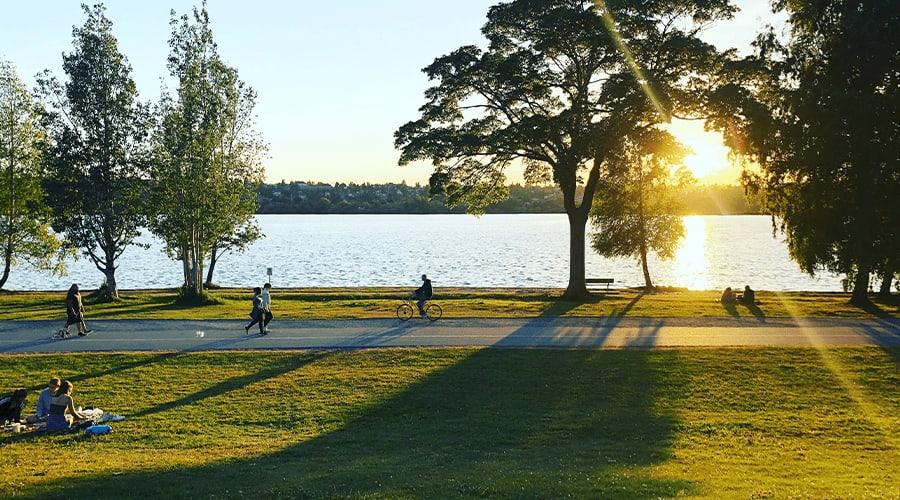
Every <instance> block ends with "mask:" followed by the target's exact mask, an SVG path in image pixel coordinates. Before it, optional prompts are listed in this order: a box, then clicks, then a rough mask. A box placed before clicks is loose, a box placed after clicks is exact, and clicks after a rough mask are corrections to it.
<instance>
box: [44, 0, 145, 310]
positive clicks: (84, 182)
mask: <svg viewBox="0 0 900 500" xmlns="http://www.w3.org/2000/svg"><path fill="white" fill-rule="evenodd" d="M83 9H84V12H85V14H86V15H87V20H86V21H85V24H84V25H83V26H82V27H80V28H75V29H73V32H72V38H73V46H74V51H73V52H72V53H70V54H64V55H63V71H64V72H65V73H66V75H67V76H68V80H67V81H66V82H65V84H61V83H60V82H59V81H57V80H56V78H55V77H53V76H52V75H51V74H50V72H49V71H45V72H44V73H43V75H42V76H41V77H39V85H40V89H41V93H42V94H43V96H44V99H45V100H46V101H47V103H48V104H47V105H48V110H49V112H48V114H47V115H46V117H45V118H46V120H45V124H44V125H45V127H46V128H47V134H48V142H47V147H46V150H45V158H44V159H45V179H44V181H45V184H46V188H47V190H48V194H49V196H48V197H47V202H48V204H49V205H50V206H51V208H52V210H53V228H54V230H56V231H57V232H64V233H65V236H66V239H67V241H68V242H69V243H70V244H71V245H73V246H74V247H75V248H78V249H80V250H81V252H82V253H83V254H84V255H85V256H86V257H88V258H89V259H91V261H92V262H93V263H94V264H95V265H96V266H97V268H98V269H100V270H101V271H102V272H103V273H104V275H105V279H106V282H107V283H108V284H109V292H110V294H111V295H112V296H116V295H117V294H118V285H117V282H116V274H115V271H116V266H117V264H116V262H117V259H118V257H119V256H120V255H121V254H122V252H123V251H124V250H125V248H126V247H127V246H129V245H132V244H134V240H135V238H136V237H137V236H139V234H140V228H141V227H142V226H143V225H144V223H145V218H144V214H143V208H144V206H143V204H142V203H141V201H142V195H143V193H142V191H141V180H140V179H141V177H142V175H143V173H144V172H145V170H144V168H145V166H146V157H147V155H146V148H147V143H146V135H147V130H148V128H149V126H148V120H149V115H148V111H147V109H146V107H145V106H143V105H141V104H139V103H138V102H137V101H136V98H137V89H136V87H135V84H134V81H133V80H132V79H131V67H130V66H129V64H128V61H127V60H126V59H125V57H124V56H123V55H122V54H121V53H119V51H118V45H117V42H116V38H115V37H114V36H113V34H112V22H110V21H109V20H108V19H107V18H106V16H105V8H104V7H103V5H102V4H98V5H96V6H95V7H94V8H93V9H90V8H88V7H87V6H86V5H84V6H83Z"/></svg>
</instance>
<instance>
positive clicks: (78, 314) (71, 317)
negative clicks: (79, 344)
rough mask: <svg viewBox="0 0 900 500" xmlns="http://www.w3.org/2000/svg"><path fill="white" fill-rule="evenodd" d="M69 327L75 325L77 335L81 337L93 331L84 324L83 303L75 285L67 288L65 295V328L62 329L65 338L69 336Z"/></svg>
mask: <svg viewBox="0 0 900 500" xmlns="http://www.w3.org/2000/svg"><path fill="white" fill-rule="evenodd" d="M69 325H77V326H78V335H80V336H82V337H83V336H85V335H88V334H89V333H91V332H92V331H93V330H89V329H88V327H87V325H85V324H84V303H83V302H82V301H81V293H80V292H79V290H78V284H76V283H73V284H72V286H71V287H69V293H68V294H66V326H64V327H63V334H64V335H65V336H66V337H68V336H69Z"/></svg>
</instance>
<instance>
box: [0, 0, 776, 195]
mask: <svg viewBox="0 0 900 500" xmlns="http://www.w3.org/2000/svg"><path fill="white" fill-rule="evenodd" d="M4 3H5V5H4V6H3V18H2V20H0V60H5V61H9V62H11V63H12V64H13V66H14V67H15V68H16V70H17V72H18V74H19V77H20V78H21V79H22V80H23V81H24V82H25V84H26V85H28V86H29V87H31V86H33V85H34V75H36V74H37V73H39V72H41V71H43V70H44V69H49V70H50V71H51V72H52V73H54V74H55V75H56V76H57V77H59V78H61V79H64V77H65V75H64V74H63V73H62V54H63V53H70V52H72V28H73V26H82V25H83V24H84V22H85V19H86V16H85V14H84V13H83V11H82V10H81V7H80V5H81V3H82V2H81V1H79V0H55V1H52V2H4ZM84 3H89V4H92V2H90V0H85V2H84ZM497 3H499V0H453V1H449V2H448V1H436V0H381V1H378V2H372V1H370V0H367V1H363V0H344V1H342V2H322V1H312V0H299V1H297V0H291V1H288V0H254V1H253V2H246V1H240V0H208V2H207V11H208V12H209V16H210V23H211V27H212V31H213V37H214V39H215V41H216V43H217V44H218V47H219V54H220V56H221V57H222V58H223V59H224V60H225V61H226V63H228V64H229V65H231V66H232V67H235V68H237V70H238V73H239V75H240V78H241V79H242V80H244V81H245V82H246V83H248V84H249V85H250V86H251V87H253V88H254V89H255V90H256V91H257V93H258V101H257V107H256V114H257V123H256V128H257V130H258V131H259V132H260V133H261V134H262V136H263V139H264V140H265V141H266V142H267V143H268V144H269V157H268V158H267V159H266V160H265V161H264V165H265V169H266V180H267V182H270V183H275V182H280V181H282V180H285V181H288V182H290V181H312V182H327V183H336V182H344V183H350V182H354V183H357V184H361V183H366V182H368V183H389V182H395V183H399V182H406V183H407V184H416V183H421V184H426V183H427V182H428V177H429V175H430V174H431V167H430V165H428V164H426V163H416V164H410V165H407V166H404V167H400V166H398V165H397V160H398V158H399V152H398V151H397V150H395V149H394V141H393V133H394V131H395V130H396V129H397V128H398V127H399V126H400V125H402V124H404V123H406V122H408V121H410V120H414V119H417V118H418V117H419V115H418V108H419V107H420V106H421V105H422V104H423V103H424V91H425V90H426V89H427V88H428V87H429V86H430V85H429V82H428V80H427V78H426V77H425V75H424V74H423V73H422V72H421V69H422V68H424V67H425V66H427V65H428V64H430V63H431V62H432V61H433V60H434V59H435V58H437V57H440V56H442V55H444V54H447V53H449V52H451V51H453V50H455V49H457V48H458V47H461V46H463V45H470V44H474V45H480V46H484V45H485V40H484V37H483V36H482V35H481V31H480V30H481V26H482V25H483V24H484V22H485V20H486V14H487V11H488V9H489V8H490V7H491V6H492V5H495V4H497ZM103 4H104V5H105V6H106V16H107V18H108V19H109V20H110V21H112V23H113V34H114V35H115V36H116V38H117V39H118V43H119V51H120V52H121V53H122V54H124V55H125V57H126V58H127V59H128V61H129V63H130V64H131V66H132V70H133V72H132V77H133V78H134V80H135V82H136V84H137V87H138V91H139V93H140V97H139V98H140V99H141V100H142V101H154V102H155V101H158V100H159V96H160V89H161V85H162V84H163V82H167V81H168V78H169V76H168V70H167V69H166V57H167V56H168V53H169V46H168V41H169V38H170V36H171V29H170V27H169V20H170V18H171V17H170V11H172V10H174V11H175V12H176V13H177V14H178V15H179V16H180V15H182V14H188V13H190V12H191V10H192V8H193V7H194V6H195V5H196V6H200V4H201V2H200V0H197V1H190V0H168V2H163V1H158V0H154V1H135V0H106V1H105V2H103ZM735 4H736V5H737V6H738V7H740V8H741V9H742V10H741V12H740V13H739V14H738V15H737V16H736V18H735V19H734V20H733V21H731V22H729V23H727V24H722V25H720V26H717V27H715V28H714V29H711V30H709V31H707V33H706V34H705V35H704V36H705V38H706V39H707V40H708V41H710V42H712V43H714V44H716V45H717V46H719V47H720V48H725V47H735V48H737V49H739V50H740V51H741V52H742V53H749V44H750V41H752V39H753V38H754V36H755V33H756V32H757V31H758V30H759V28H760V27H762V26H763V25H764V24H765V23H766V22H768V19H770V17H771V14H770V13H769V9H768V2H767V1H766V0H737V1H736V2H735ZM168 86H169V87H170V89H171V90H172V91H174V88H173V87H174V86H173V85H171V82H168ZM678 130H679V131H678V132H677V133H678V136H679V138H680V139H682V141H683V142H685V143H687V144H688V145H690V146H692V147H693V148H694V149H695V151H697V152H698V155H697V157H695V158H691V159H688V160H687V162H686V163H688V166H691V168H692V169H696V171H697V173H698V174H700V175H703V174H702V172H704V171H711V175H709V176H708V178H707V181H709V182H712V181H715V182H726V183H727V182H735V180H734V179H736V176H737V172H739V170H738V169H736V168H735V167H729V166H728V164H727V160H726V158H725V154H726V150H725V148H724V146H718V145H717V143H718V142H719V139H718V138H716V137H714V136H707V135H704V134H703V131H702V125H700V124H696V123H695V124H693V125H692V126H690V127H687V126H685V127H681V128H679V129H678ZM692 164H693V165H694V166H692ZM716 167H721V168H718V169H717V168H716ZM511 180H512V181H517V179H515V178H512V179H511Z"/></svg>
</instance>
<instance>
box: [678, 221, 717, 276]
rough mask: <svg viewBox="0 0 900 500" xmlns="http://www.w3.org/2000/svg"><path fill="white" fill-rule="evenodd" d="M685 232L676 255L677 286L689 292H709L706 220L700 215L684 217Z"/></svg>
mask: <svg viewBox="0 0 900 500" xmlns="http://www.w3.org/2000/svg"><path fill="white" fill-rule="evenodd" d="M684 230H685V234H684V239H683V240H682V242H681V247H680V248H679V249H678V251H677V252H676V253H675V261H674V264H675V265H674V266H673V267H674V272H675V284H676V286H680V287H686V288H688V289H689V290H709V289H710V283H709V277H708V276H707V272H706V270H707V266H708V263H707V261H706V220H705V219H704V218H703V217H702V216H698V215H695V216H688V217H684Z"/></svg>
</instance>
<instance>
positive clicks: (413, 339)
mask: <svg viewBox="0 0 900 500" xmlns="http://www.w3.org/2000/svg"><path fill="white" fill-rule="evenodd" d="M88 324H89V326H90V327H91V328H93V329H94V333H93V334H91V335H89V336H87V337H78V336H75V337H72V338H69V339H65V340H51V339H50V336H51V334H52V333H53V332H54V331H55V330H56V329H58V328H59V326H60V324H59V322H49V321H16V322H5V323H0V353H37V352H44V353H48V352H98V351H213V350H254V349H260V350H265V349H361V348H378V347H439V346H490V347H557V348H598V347H609V348H622V347H639V348H650V347H655V348H669V347H722V346H809V345H829V346H842V345H879V346H900V319H870V320H852V319H780V318H774V319H773V318H769V319H756V318H532V319H442V320H440V321H437V322H435V323H431V322H428V321H427V320H420V319H413V320H410V321H409V322H406V323H402V322H400V321H398V320H396V319H361V320H309V321H287V320H284V321H278V320H276V321H274V322H273V323H272V324H271V329H272V332H271V333H270V334H269V335H266V336H261V335H259V334H258V333H257V334H253V333H252V332H253V330H251V335H245V334H244V327H243V325H244V323H243V322H241V321H240V320H210V321H182V320H106V321H103V320H97V321H92V320H89V321H88ZM74 330H75V329H74V327H73V328H72V331H74Z"/></svg>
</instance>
